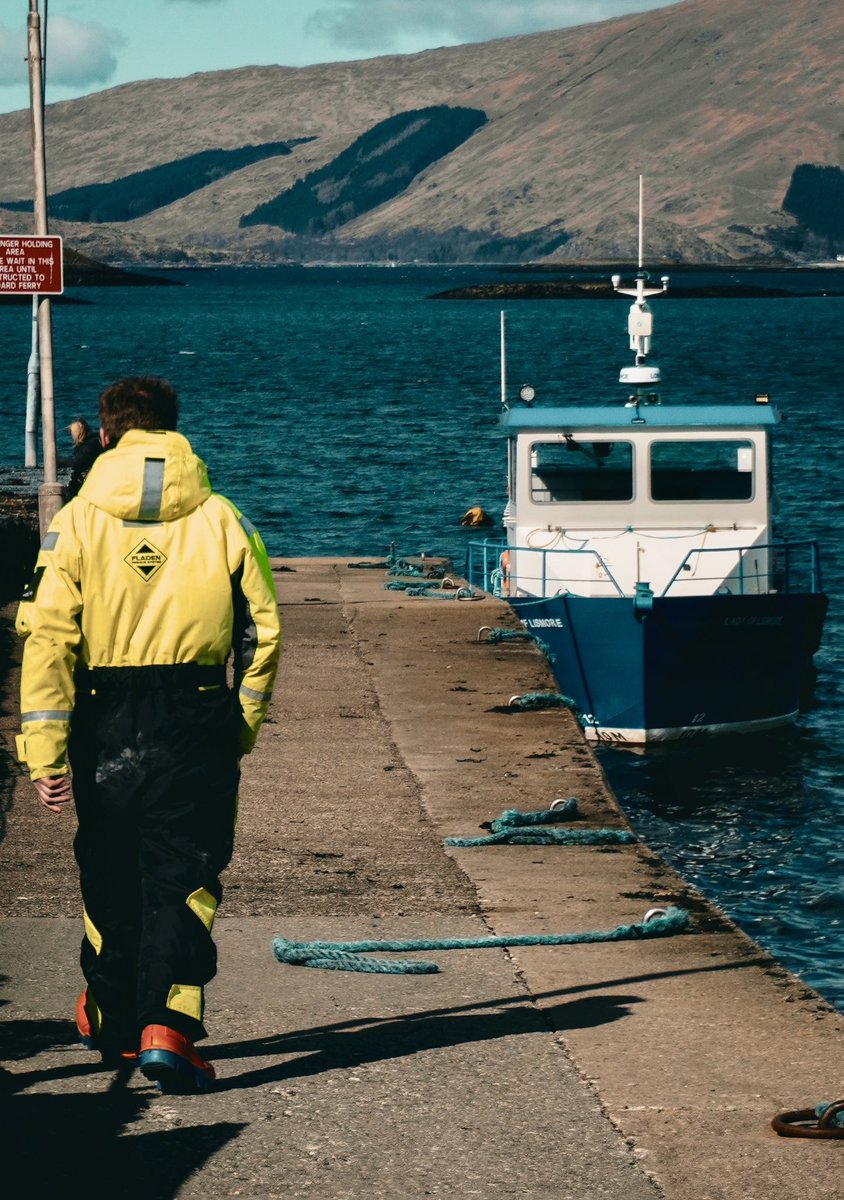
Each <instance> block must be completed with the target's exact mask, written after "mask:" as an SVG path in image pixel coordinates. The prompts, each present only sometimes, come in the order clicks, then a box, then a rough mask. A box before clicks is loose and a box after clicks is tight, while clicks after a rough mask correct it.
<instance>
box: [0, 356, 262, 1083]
mask: <svg viewBox="0 0 844 1200" xmlns="http://www.w3.org/2000/svg"><path fill="white" fill-rule="evenodd" d="M177 417H178V399H177V396H176V393H175V392H174V391H173V389H172V387H170V385H169V384H168V383H166V382H165V381H164V380H160V379H154V378H147V377H135V378H130V379H124V380H120V381H118V382H117V383H116V384H113V385H112V386H111V387H110V388H107V389H106V391H105V392H103V394H102V396H101V397H100V422H101V426H102V428H101V438H102V441H103V444H104V446H105V447H106V450H107V452H106V453H103V454H102V455H100V457H99V458H98V459H97V461H96V462H95V463H94V465H93V467H92V469H91V472H90V474H89V475H88V477H87V479H86V480H85V482H84V484H83V486H82V488H81V490H80V492H79V494H78V496H76V497H75V498H74V499H73V500H71V501H70V502H69V503H68V504H67V505H65V507H64V508H62V509H61V510H60V511H59V512H58V514H57V515H56V517H55V519H54V520H53V522H52V524H51V526H50V529H49V531H48V533H47V535H46V537H45V539H44V542H43V544H42V546H41V550H40V553H39V555H38V560H37V563H36V569H35V575H34V578H33V581H32V583H31V584H30V585H29V587H28V588H27V590H26V592H25V593H24V597H23V600H22V602H21V605H20V609H19V612H18V619H17V628H18V632H19V633H20V634H21V635H22V636H23V637H25V638H26V644H25V647H24V656H23V672H22V680H21V728H22V734H21V738H20V741H21V743H22V746H21V751H22V757H23V758H24V760H25V761H26V763H27V765H28V767H29V772H30V777H31V778H32V780H33V781H34V784H35V788H36V790H37V792H38V795H39V797H40V799H41V801H42V803H43V804H44V805H45V806H46V807H47V808H48V809H50V811H52V812H56V813H60V812H63V811H64V809H65V807H66V806H67V804H68V803H69V802H70V801H71V799H73V800H75V803H76V811H77V817H78V823H79V825H78V831H77V834H76V839H75V842H74V851H75V854H76V859H77V862H78V864H79V870H80V883H81V890H82V899H83V918H84V925H85V937H84V939H83V942H82V953H81V964H82V970H83V973H84V975H85V978H86V981H87V988H86V989H85V991H84V992H83V993H82V995H81V996H80V997H79V1001H78V1004H77V1025H78V1027H79V1032H80V1035H81V1037H82V1039H83V1041H85V1043H86V1044H87V1045H88V1046H89V1047H91V1048H92V1049H97V1050H99V1051H100V1053H101V1055H102V1057H103V1061H104V1062H106V1063H107V1064H109V1065H111V1064H114V1063H119V1062H120V1061H121V1059H136V1058H137V1059H139V1062H140V1067H141V1070H142V1071H143V1072H144V1074H145V1075H146V1076H147V1077H148V1078H150V1079H154V1080H156V1081H157V1082H158V1084H159V1087H160V1088H161V1090H163V1091H197V1090H203V1089H205V1088H208V1087H210V1086H211V1084H212V1081H213V1079H214V1070H213V1068H212V1067H211V1066H210V1064H208V1063H206V1062H204V1061H203V1060H202V1058H200V1056H199V1055H198V1054H197V1052H196V1050H195V1048H194V1044H193V1043H194V1042H195V1041H196V1040H197V1039H198V1038H200V1037H204V1036H205V1035H206V1031H205V1028H204V1025H203V1023H202V1022H203V1009H204V993H203V988H204V985H205V984H206V983H207V982H208V981H209V980H210V979H211V978H212V977H213V975H214V973H215V971H216V950H215V947H214V943H213V941H212V938H211V927H212V925H213V921H214V915H215V911H216V908H217V904H218V903H219V901H220V898H221V894H222V889H221V887H220V883H219V878H218V877H219V874H220V872H221V871H222V870H223V868H224V867H225V866H226V864H227V863H228V861H229V859H230V857H231V853H232V848H233V839H234V824H235V815H236V806H237V788H238V782H239V778H240V769H239V763H240V756H241V755H242V754H245V753H248V752H249V751H250V750H251V749H252V747H253V745H254V743H255V738H256V736H257V734H258V730H259V728H260V726H261V723H262V721H263V719H264V716H265V715H266V711H267V708H268V705H269V701H270V696H271V693H272V688H273V683H274V680H275V674H276V669H277V666H278V656H279V650H280V644H281V631H280V626H279V617H278V606H277V603H276V597H275V587H274V584H273V578H272V574H271V572H270V566H269V562H268V559H267V554H266V550H265V549H264V545H263V542H262V541H261V538H260V536H259V534H258V533H257V531H256V530H255V529H254V528H253V527H252V526H251V525H250V524H249V522H248V521H247V520H246V519H245V518H244V517H243V516H242V515H241V514H240V513H239V512H238V510H237V509H236V508H235V507H234V505H233V504H231V502H230V501H228V500H226V499H225V498H224V497H223V496H219V495H216V494H215V493H213V492H212V491H211V487H210V485H209V482H208V476H207V473H206V470H205V465H204V463H202V462H201V460H200V459H198V458H197V457H196V455H194V453H193V451H192V450H191V447H190V445H189V443H188V441H187V440H186V439H185V438H184V437H182V435H181V434H179V433H176V432H175V429H176V422H177ZM229 659H231V660H232V671H233V680H234V687H233V688H230V686H229V683H228V679H227V669H226V664H227V662H228V660H229ZM71 773H72V790H71Z"/></svg>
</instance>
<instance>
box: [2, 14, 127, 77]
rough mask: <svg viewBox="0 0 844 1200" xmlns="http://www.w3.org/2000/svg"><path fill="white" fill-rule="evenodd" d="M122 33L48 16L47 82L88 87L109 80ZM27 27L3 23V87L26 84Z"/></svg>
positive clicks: (66, 18) (88, 23) (121, 40)
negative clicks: (8, 26)
mask: <svg viewBox="0 0 844 1200" xmlns="http://www.w3.org/2000/svg"><path fill="white" fill-rule="evenodd" d="M122 45H123V38H122V36H121V35H120V34H119V33H118V32H117V31H116V30H114V29H106V28H105V27H104V26H102V25H96V24H94V23H93V22H83V21H74V20H72V19H71V18H69V17H58V16H57V17H53V16H51V17H50V19H49V24H48V29H47V83H48V85H49V84H51V83H55V84H63V85H65V86H68V87H85V86H87V85H88V84H91V83H107V82H108V81H109V79H111V77H112V76H113V75H114V72H115V71H116V70H117V56H116V51H117V50H118V49H120V47H121V46H122ZM26 57H27V30H26V25H25V24H22V25H21V28H20V29H9V28H7V27H6V26H5V25H0V87H9V86H18V85H20V84H21V83H25V82H26V80H27V77H28V74H27V64H26Z"/></svg>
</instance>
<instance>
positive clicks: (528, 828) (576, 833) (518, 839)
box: [445, 796, 636, 846]
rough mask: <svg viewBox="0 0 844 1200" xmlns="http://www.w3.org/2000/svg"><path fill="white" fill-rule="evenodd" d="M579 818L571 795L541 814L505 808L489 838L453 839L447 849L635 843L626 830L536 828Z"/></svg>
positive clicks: (493, 824) (492, 827) (494, 823)
mask: <svg viewBox="0 0 844 1200" xmlns="http://www.w3.org/2000/svg"><path fill="white" fill-rule="evenodd" d="M579 816H580V813H579V812H578V809H577V800H576V799H575V798H574V797H573V796H571V797H569V799H568V800H565V801H562V802H561V801H559V800H557V801H555V802H554V805H552V807H551V808H546V809H540V810H539V811H538V812H519V811H518V809H515V808H508V809H505V810H504V812H503V813H502V814H501V816H500V817H496V818H495V820H494V821H493V822H492V823H491V824H490V830H491V832H490V834H489V835H488V836H486V837H465V838H461V837H450V838H446V839H445V844H446V846H496V845H502V844H507V845H516V846H620V845H626V844H628V843H630V842H635V841H636V837H635V835H634V834H632V833H629V832H628V831H627V830H626V829H537V828H536V826H538V825H553V824H556V823H557V822H559V821H570V820H575V819H577V818H578V817H579Z"/></svg>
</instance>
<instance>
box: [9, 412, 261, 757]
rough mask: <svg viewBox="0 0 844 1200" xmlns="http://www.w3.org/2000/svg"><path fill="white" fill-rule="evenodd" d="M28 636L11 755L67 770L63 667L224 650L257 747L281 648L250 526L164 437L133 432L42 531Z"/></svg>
mask: <svg viewBox="0 0 844 1200" xmlns="http://www.w3.org/2000/svg"><path fill="white" fill-rule="evenodd" d="M17 630H18V633H19V634H20V635H21V636H22V637H25V638H26V644H25V646H24V655H23V671H22V677H21V728H22V731H23V733H22V738H21V739H20V741H21V742H22V743H23V745H22V746H21V751H22V753H21V757H22V758H23V759H24V761H26V763H27V764H28V766H29V773H30V776H31V778H32V779H33V780H35V779H41V778H43V777H44V776H48V775H60V774H64V773H66V772H67V770H68V767H67V757H66V750H67V740H68V732H69V724H70V718H71V713H72V712H73V705H74V696H75V689H74V679H73V674H74V668H75V667H76V665H77V662H81V663H84V664H85V665H86V666H89V667H135V666H157V665H169V664H174V663H200V664H202V665H219V664H222V663H225V662H226V660H227V659H228V658H229V655H230V654H231V653H232V651H234V669H235V683H236V686H237V687H238V690H239V698H240V706H241V711H242V713H243V719H244V725H243V729H242V738H241V749H242V750H243V751H244V752H248V751H249V750H251V749H252V746H253V745H254V743H255V738H256V736H257V733H258V730H259V728H260V726H261V722H262V721H263V719H264V716H265V715H266V711H267V708H268V705H269V701H270V695H271V693H272V688H273V682H274V680H275V674H276V669H277V667H278V657H279V651H280V648H281V629H280V625H279V617H278V606H277V603H276V597H275V586H274V583H273V578H272V574H271V571H270V566H269V561H268V559H267V552H266V550H265V548H264V544H263V542H262V541H261V537H260V535H259V534H258V532H257V530H256V529H255V528H254V527H253V526H252V525H250V524H249V522H248V521H247V520H246V519H245V518H244V517H243V516H242V515H241V514H240V513H239V512H238V510H237V509H236V508H235V506H234V505H233V504H232V503H231V502H230V501H229V500H227V499H226V498H225V497H224V496H219V495H216V494H215V493H213V492H212V491H211V487H210V484H209V482H208V475H207V472H206V469H205V464H204V463H203V462H202V461H201V460H200V459H199V458H197V457H196V455H195V454H194V453H193V451H192V450H191V447H190V444H189V442H188V441H187V439H186V438H184V437H182V435H181V434H179V433H173V432H147V431H144V430H130V431H129V432H128V433H125V434H124V435H123V437H122V438H121V439H120V441H119V442H118V444H117V445H116V446H115V448H114V449H113V450H109V451H108V452H107V453H105V454H102V455H100V457H99V458H98V459H97V461H96V462H95V463H94V465H93V467H92V468H91V472H90V474H89V475H88V477H87V479H86V480H85V483H84V484H83V485H82V488H81V490H80V492H79V494H78V496H75V497H74V499H73V500H71V501H70V502H69V503H68V504H66V505H65V506H64V508H62V509H60V511H59V512H58V513H57V514H56V517H55V519H54V520H53V522H52V524H51V525H50V528H49V531H48V532H47V534H46V536H45V538H44V542H43V544H42V546H41V550H40V552H39V554H38V559H37V562H36V568H35V576H34V578H33V581H32V583H31V584H30V586H29V587H28V588H27V590H26V592H25V593H24V598H23V600H22V601H21V604H20V608H19V609H18V616H17Z"/></svg>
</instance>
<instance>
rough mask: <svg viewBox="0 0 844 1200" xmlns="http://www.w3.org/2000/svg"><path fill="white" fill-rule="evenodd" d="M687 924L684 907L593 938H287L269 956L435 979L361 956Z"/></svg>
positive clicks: (556, 941) (434, 968)
mask: <svg viewBox="0 0 844 1200" xmlns="http://www.w3.org/2000/svg"><path fill="white" fill-rule="evenodd" d="M688 924H689V914H688V913H687V912H686V911H685V909H682V908H668V909H666V910H665V913H664V915H662V916H656V917H653V918H652V919H651V920H650V921H640V922H638V923H637V924H635V925H619V926H618V927H617V928H616V929H605V930H598V931H596V932H593V933H538V934H520V935H514V936H512V937H506V936H505V937H483V938H418V939H411V940H410V941H401V942H389V941H379V942H292V941H290V940H289V939H288V938H283V937H277V938H274V939H273V944H272V946H273V955H274V956H275V958H276V959H277V960H278V961H279V962H280V963H287V964H289V965H290V966H299V967H319V968H321V969H322V970H325V971H360V972H364V973H373V974H383V975H435V974H437V972H438V971H439V969H440V968H439V966H438V965H437V964H436V963H433V962H426V961H424V960H423V961H421V962H420V961H416V962H402V961H400V960H395V959H383V958H368V957H362V958H361V957H359V955H364V956H365V955H368V954H370V953H371V952H373V951H376V952H381V953H393V952H396V953H403V952H407V951H413V950H492V949H506V948H508V947H512V946H574V945H582V944H584V943H587V942H621V941H632V940H641V939H644V938H656V937H672V936H673V935H674V934H677V933H682V932H683V931H684V930H685V929H686V928H687V927H688Z"/></svg>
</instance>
